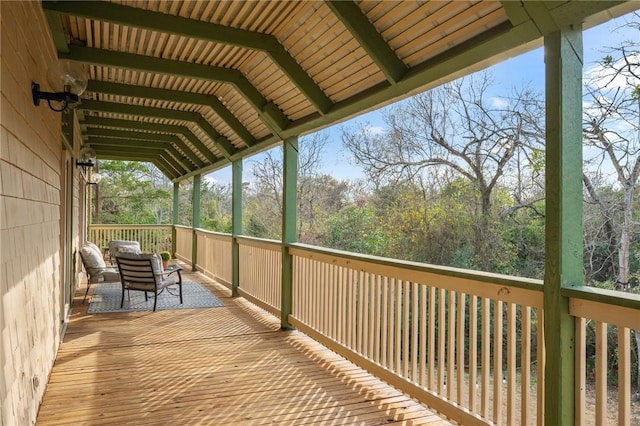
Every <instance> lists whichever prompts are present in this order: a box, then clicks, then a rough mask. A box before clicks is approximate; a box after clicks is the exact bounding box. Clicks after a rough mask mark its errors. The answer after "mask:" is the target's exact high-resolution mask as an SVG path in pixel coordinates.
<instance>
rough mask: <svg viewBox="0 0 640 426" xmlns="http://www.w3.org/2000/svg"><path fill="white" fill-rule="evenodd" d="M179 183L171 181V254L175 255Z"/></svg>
mask: <svg viewBox="0 0 640 426" xmlns="http://www.w3.org/2000/svg"><path fill="white" fill-rule="evenodd" d="M179 210H180V183H178V182H174V183H173V219H172V220H171V223H172V224H173V226H172V227H171V256H173V257H176V251H177V250H178V247H177V244H176V240H177V239H178V235H177V232H176V225H178V222H179V218H180V214H179V213H180V211H179Z"/></svg>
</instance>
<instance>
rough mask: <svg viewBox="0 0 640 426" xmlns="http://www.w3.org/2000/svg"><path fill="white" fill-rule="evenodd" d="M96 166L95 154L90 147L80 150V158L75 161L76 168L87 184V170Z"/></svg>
mask: <svg viewBox="0 0 640 426" xmlns="http://www.w3.org/2000/svg"><path fill="white" fill-rule="evenodd" d="M95 165H96V152H95V151H94V150H93V149H92V148H91V147H90V146H85V147H84V148H82V150H80V158H79V159H78V160H76V167H79V168H80V173H81V174H82V176H84V179H85V180H86V181H87V182H88V181H89V180H88V179H87V174H88V173H89V169H91V168H92V167H93V166H95Z"/></svg>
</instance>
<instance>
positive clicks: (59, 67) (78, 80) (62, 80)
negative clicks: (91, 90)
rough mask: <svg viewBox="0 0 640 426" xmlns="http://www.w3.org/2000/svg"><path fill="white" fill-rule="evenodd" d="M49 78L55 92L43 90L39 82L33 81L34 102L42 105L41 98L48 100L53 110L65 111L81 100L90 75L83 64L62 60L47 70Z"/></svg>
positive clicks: (32, 93) (36, 104)
mask: <svg viewBox="0 0 640 426" xmlns="http://www.w3.org/2000/svg"><path fill="white" fill-rule="evenodd" d="M47 80H48V82H49V85H50V87H52V88H53V89H54V90H56V91H55V92H43V91H41V90H40V85H39V84H38V83H34V82H32V83H31V95H32V97H33V104H34V105H35V106H38V105H40V100H41V99H44V100H46V101H47V104H48V105H49V108H51V109H52V110H53V111H58V112H60V111H64V110H65V109H67V108H71V107H73V106H74V105H75V104H77V103H78V102H79V101H80V95H81V94H82V92H84V89H86V88H87V84H88V82H89V77H88V75H87V73H86V71H85V70H84V68H83V67H82V65H80V64H78V63H76V62H72V61H68V60H60V61H57V62H56V63H54V64H52V65H51V66H50V67H49V69H48V70H47Z"/></svg>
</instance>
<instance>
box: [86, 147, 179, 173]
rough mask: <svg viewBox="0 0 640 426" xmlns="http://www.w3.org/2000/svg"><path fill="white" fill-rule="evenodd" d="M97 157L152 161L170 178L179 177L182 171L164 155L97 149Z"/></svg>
mask: <svg viewBox="0 0 640 426" xmlns="http://www.w3.org/2000/svg"><path fill="white" fill-rule="evenodd" d="M96 157H97V158H98V159H99V160H122V161H141V162H144V163H152V164H154V165H155V166H156V167H158V169H160V170H161V171H162V172H163V173H164V174H165V175H166V176H168V177H169V178H170V179H178V178H179V177H180V173H178V172H177V171H176V170H174V169H173V167H171V166H170V165H169V164H168V163H167V162H166V161H165V160H164V158H162V157H158V156H155V157H153V156H148V155H132V154H118V153H114V154H102V153H99V152H98V151H96Z"/></svg>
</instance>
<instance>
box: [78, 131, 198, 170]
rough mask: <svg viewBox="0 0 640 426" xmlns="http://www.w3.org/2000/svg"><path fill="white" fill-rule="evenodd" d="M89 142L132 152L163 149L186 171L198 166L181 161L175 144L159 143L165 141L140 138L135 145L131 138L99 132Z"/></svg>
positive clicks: (96, 145)
mask: <svg viewBox="0 0 640 426" xmlns="http://www.w3.org/2000/svg"><path fill="white" fill-rule="evenodd" d="M122 142H128V145H126V144H123V143H122ZM87 143H89V144H90V145H91V147H94V146H95V147H100V146H104V145H110V146H113V147H119V148H123V149H124V150H125V151H128V152H131V153H136V152H138V151H147V150H153V149H160V150H161V151H163V152H167V154H170V155H172V156H173V158H175V159H176V160H175V161H176V165H180V167H181V168H182V169H184V171H185V172H192V171H194V170H196V168H195V167H193V166H192V165H191V164H187V163H185V162H184V161H181V160H182V158H183V156H182V154H181V153H180V152H178V151H177V150H176V148H175V147H174V146H173V145H170V146H166V145H159V144H163V141H156V140H150V139H138V140H137V144H135V145H134V144H133V143H132V141H131V140H127V139H122V138H118V137H117V136H115V135H113V136H112V135H109V134H101V133H98V134H95V135H93V134H92V135H90V136H89V138H88V139H87Z"/></svg>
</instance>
